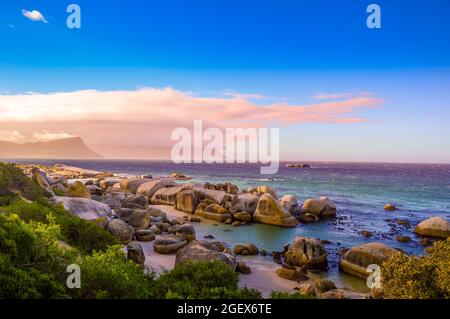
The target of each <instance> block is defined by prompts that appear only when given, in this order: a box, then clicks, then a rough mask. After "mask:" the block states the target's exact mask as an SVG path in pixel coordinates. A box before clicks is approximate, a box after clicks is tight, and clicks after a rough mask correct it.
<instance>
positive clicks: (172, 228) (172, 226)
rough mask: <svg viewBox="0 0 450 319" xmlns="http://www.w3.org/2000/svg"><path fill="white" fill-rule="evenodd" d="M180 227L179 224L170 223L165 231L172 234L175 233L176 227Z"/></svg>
mask: <svg viewBox="0 0 450 319" xmlns="http://www.w3.org/2000/svg"><path fill="white" fill-rule="evenodd" d="M180 227H181V225H171V226H170V227H169V228H168V229H167V232H168V233H169V234H172V235H174V234H176V233H177V231H178V229H180Z"/></svg>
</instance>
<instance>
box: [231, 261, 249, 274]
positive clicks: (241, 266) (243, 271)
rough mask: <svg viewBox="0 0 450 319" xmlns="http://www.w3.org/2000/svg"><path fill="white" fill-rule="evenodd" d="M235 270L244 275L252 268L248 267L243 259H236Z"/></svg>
mask: <svg viewBox="0 0 450 319" xmlns="http://www.w3.org/2000/svg"><path fill="white" fill-rule="evenodd" d="M235 270H236V272H238V273H241V274H244V275H248V274H250V273H251V272H252V270H251V269H250V267H249V266H247V265H246V264H245V262H243V261H238V262H237V264H236V269H235Z"/></svg>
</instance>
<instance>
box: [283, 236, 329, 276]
mask: <svg viewBox="0 0 450 319" xmlns="http://www.w3.org/2000/svg"><path fill="white" fill-rule="evenodd" d="M285 261H286V263H287V264H289V265H292V266H306V267H308V268H310V269H318V270H326V269H327V268H328V260H327V253H326V251H325V247H324V246H323V244H322V243H321V242H320V240H318V239H315V238H306V237H296V238H295V239H294V241H293V242H292V244H290V245H289V248H288V250H287V251H286V253H285Z"/></svg>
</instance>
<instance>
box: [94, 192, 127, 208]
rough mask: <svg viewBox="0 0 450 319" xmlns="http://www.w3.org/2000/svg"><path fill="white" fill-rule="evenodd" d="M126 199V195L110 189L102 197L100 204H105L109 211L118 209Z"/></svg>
mask: <svg viewBox="0 0 450 319" xmlns="http://www.w3.org/2000/svg"><path fill="white" fill-rule="evenodd" d="M127 198H128V197H127V194H126V193H123V192H120V191H118V190H112V189H110V190H108V191H107V192H106V193H104V194H103V195H102V197H101V202H102V203H105V204H107V205H108V206H109V207H110V208H111V209H120V208H122V204H123V202H124V201H125V200H126V199H127Z"/></svg>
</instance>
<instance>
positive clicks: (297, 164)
mask: <svg viewBox="0 0 450 319" xmlns="http://www.w3.org/2000/svg"><path fill="white" fill-rule="evenodd" d="M286 167H288V168H311V165H309V164H303V163H288V164H286Z"/></svg>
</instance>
